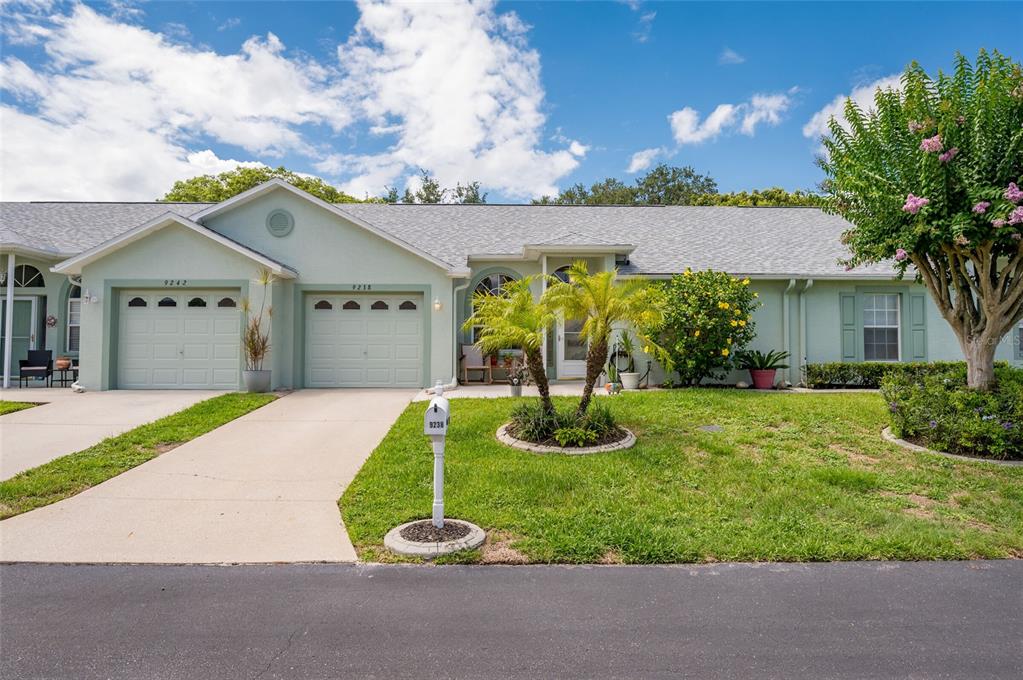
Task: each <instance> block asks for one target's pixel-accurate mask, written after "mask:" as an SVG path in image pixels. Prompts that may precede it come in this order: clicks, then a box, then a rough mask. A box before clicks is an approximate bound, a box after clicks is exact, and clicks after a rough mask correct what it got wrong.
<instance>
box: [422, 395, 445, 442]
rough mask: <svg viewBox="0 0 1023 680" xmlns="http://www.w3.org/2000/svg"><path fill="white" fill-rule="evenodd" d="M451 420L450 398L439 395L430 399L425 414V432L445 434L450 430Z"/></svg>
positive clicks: (438, 434) (434, 434)
mask: <svg viewBox="0 0 1023 680" xmlns="http://www.w3.org/2000/svg"><path fill="white" fill-rule="evenodd" d="M449 422H451V411H450V408H449V406H448V400H447V399H446V398H445V397H443V396H441V395H439V394H438V395H437V396H435V397H434V398H433V399H431V400H430V405H429V406H428V407H427V408H426V413H424V414H423V434H428V435H430V436H443V435H445V434H447V432H448V423H449Z"/></svg>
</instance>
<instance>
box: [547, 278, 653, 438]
mask: <svg viewBox="0 0 1023 680" xmlns="http://www.w3.org/2000/svg"><path fill="white" fill-rule="evenodd" d="M542 302H543V303H544V304H545V305H546V306H547V307H549V308H550V309H552V310H554V311H556V312H559V313H561V314H562V315H563V316H564V317H565V318H566V319H579V320H582V322H583V325H582V328H581V329H580V337H581V338H582V339H583V340H585V341H587V342H588V347H587V350H586V382H585V383H584V384H583V396H582V398H581V399H580V400H579V408H578V409H577V411H576V416H577V417H580V418H581V417H582V416H583V415H585V414H586V410H587V409H588V408H589V406H590V400H591V399H592V397H593V386H594V385H595V384H596V382H597V378H599V377H600V374H601V373H602V372H603V371H604V366H605V365H606V364H607V352H608V341H609V339H610V337H611V331H612V330H613V329H614V328H615V326H622V325H629V326H633V327H634V328H636V329H637V332H638V333H639V334H640V337H641V340H642V341H643V342H644V344H645V345H647V346H648V347H653V346H654V345H655V343H654V342H653V341H652V340H651V339H650V338H649V337H648V336H647V335H646V333H645V332H644V331H643V329H645V328H648V327H651V326H657V325H658V321H659V319H660V314H661V311H660V307H659V306H658V305H657V304H656V299H655V298H654V296H653V295H651V290H650V284H649V282H647V281H645V280H642V279H622V278H619V276H618V270H616V269H612V270H610V271H603V272H597V273H595V274H590V272H589V270H588V268H587V266H586V262H585V261H584V260H580V261H578V262H576V263H575V264H573V265H572V266H571V267H569V269H568V280H567V281H562V280H560V279H558V278H555V277H551V278H550V287H549V288H548V289H547V290H546V291H545V292H544V295H543V299H542ZM662 358H664V357H662Z"/></svg>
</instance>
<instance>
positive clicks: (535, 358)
mask: <svg viewBox="0 0 1023 680" xmlns="http://www.w3.org/2000/svg"><path fill="white" fill-rule="evenodd" d="M525 354H526V366H528V367H529V375H530V376H532V378H533V382H535V383H536V389H537V391H538V392H539V393H540V403H541V404H543V409H544V411H547V413H553V412H554V402H552V401H551V388H550V385H549V384H548V383H547V370H546V369H545V368H544V366H543V355H542V354H541V353H540V350H538V349H532V350H529V349H527V350H525Z"/></svg>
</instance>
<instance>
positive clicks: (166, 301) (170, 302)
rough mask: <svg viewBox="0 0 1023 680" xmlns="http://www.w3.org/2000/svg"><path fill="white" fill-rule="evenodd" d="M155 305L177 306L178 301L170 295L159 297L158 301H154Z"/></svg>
mask: <svg viewBox="0 0 1023 680" xmlns="http://www.w3.org/2000/svg"><path fill="white" fill-rule="evenodd" d="M156 306H157V307H177V306H178V301H177V300H175V299H174V298H172V297H164V298H160V301H159V302H157V303H156Z"/></svg>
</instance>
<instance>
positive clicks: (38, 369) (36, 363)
mask: <svg viewBox="0 0 1023 680" xmlns="http://www.w3.org/2000/svg"><path fill="white" fill-rule="evenodd" d="M29 378H36V379H37V380H38V379H39V378H42V379H43V380H45V381H46V386H47V387H50V386H52V385H53V352H52V351H51V350H48V349H30V350H29V351H28V359H19V360H18V386H19V387H21V384H22V382H24V383H25V386H26V387H27V386H28V379H29Z"/></svg>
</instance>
